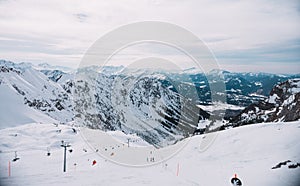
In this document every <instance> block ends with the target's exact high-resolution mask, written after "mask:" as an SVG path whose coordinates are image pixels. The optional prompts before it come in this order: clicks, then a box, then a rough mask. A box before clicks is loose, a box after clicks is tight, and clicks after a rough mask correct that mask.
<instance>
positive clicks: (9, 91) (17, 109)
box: [0, 86, 55, 129]
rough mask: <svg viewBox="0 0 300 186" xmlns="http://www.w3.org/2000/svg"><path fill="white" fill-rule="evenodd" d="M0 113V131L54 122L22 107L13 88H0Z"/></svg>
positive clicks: (39, 113)
mask: <svg viewBox="0 0 300 186" xmlns="http://www.w3.org/2000/svg"><path fill="white" fill-rule="evenodd" d="M0 112H1V114H0V116H1V119H0V129H3V128H7V127H13V126H17V125H21V124H26V123H32V122H42V123H49V122H55V120H54V119H52V118H50V117H49V116H47V115H45V114H43V113H41V112H39V111H37V110H35V109H33V108H30V107H28V106H26V105H24V101H23V99H21V97H20V96H19V95H17V93H16V92H15V91H14V90H13V87H7V86H0Z"/></svg>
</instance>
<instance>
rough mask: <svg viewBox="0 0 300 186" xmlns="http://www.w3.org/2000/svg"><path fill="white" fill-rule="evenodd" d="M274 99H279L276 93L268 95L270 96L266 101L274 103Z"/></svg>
mask: <svg viewBox="0 0 300 186" xmlns="http://www.w3.org/2000/svg"><path fill="white" fill-rule="evenodd" d="M276 99H279V97H278V96H277V94H273V95H270V97H269V99H268V102H269V103H274V104H275V103H276Z"/></svg>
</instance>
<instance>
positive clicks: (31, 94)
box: [0, 61, 73, 125]
mask: <svg viewBox="0 0 300 186" xmlns="http://www.w3.org/2000/svg"><path fill="white" fill-rule="evenodd" d="M0 88H1V90H2V91H1V94H2V95H3V96H1V97H0V99H1V105H2V107H3V109H1V118H3V117H7V120H6V121H3V120H1V121H0V125H5V124H6V123H7V122H9V119H10V120H13V121H14V122H15V123H23V121H22V119H21V117H17V115H18V114H24V113H25V112H24V111H21V110H19V109H20V108H25V107H24V105H25V106H27V107H28V108H30V110H32V109H35V110H36V112H38V113H40V114H39V115H43V114H44V115H45V116H49V117H50V118H52V120H58V121H60V122H68V121H71V120H72V118H73V113H72V109H73V107H72V101H71V96H70V93H68V92H66V91H65V90H64V89H63V88H62V86H60V85H59V84H57V83H55V82H53V81H51V80H50V79H49V78H48V77H47V76H45V75H44V74H43V73H41V72H40V71H38V70H36V69H34V68H33V67H32V66H31V65H29V64H24V63H21V64H15V63H12V62H8V61H0ZM6 95H7V96H6ZM9 97H11V101H8V100H7V99H9ZM2 103H5V104H2ZM20 105H22V106H21V107H20ZM5 107H7V108H12V109H10V110H8V109H5ZM27 110H28V109H27ZM28 112H29V111H28ZM15 114H16V115H15ZM2 115H3V116H2ZM29 115H30V114H29ZM24 117H25V118H26V117H27V116H24ZM28 117H30V116H28ZM18 120H20V121H18ZM9 123H10V122H9ZM11 123H13V122H11Z"/></svg>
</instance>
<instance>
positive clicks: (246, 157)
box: [0, 121, 300, 186]
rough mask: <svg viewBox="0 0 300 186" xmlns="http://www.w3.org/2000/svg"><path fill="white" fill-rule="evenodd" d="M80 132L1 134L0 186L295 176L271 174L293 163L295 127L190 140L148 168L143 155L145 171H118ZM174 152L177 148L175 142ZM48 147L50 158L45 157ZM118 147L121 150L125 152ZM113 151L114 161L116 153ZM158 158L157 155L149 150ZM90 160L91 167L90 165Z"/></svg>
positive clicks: (289, 184) (251, 183)
mask: <svg viewBox="0 0 300 186" xmlns="http://www.w3.org/2000/svg"><path fill="white" fill-rule="evenodd" d="M77 130H78V129H77ZM59 131H61V132H59ZM81 132H82V131H80V130H78V132H76V133H74V132H73V130H72V127H71V126H68V125H53V124H50V123H49V124H37V123H32V124H26V125H22V126H18V127H14V128H6V129H2V130H0V151H1V152H0V159H1V164H0V183H1V185H33V186H34V185H55V186H56V185H112V186H114V185H118V186H119V185H131V186H134V185H137V186H140V185H158V186H160V185H176V186H177V185H182V186H189V185H193V186H194V185H195V186H196V185H198V186H210V185H218V186H229V185H230V179H231V178H232V177H233V175H234V174H235V173H236V174H237V175H238V177H239V178H240V179H241V181H242V182H243V185H247V186H257V185H272V186H282V185H285V186H294V185H297V182H296V181H297V180H296V179H297V178H298V176H299V173H300V170H299V168H296V169H288V167H287V166H283V167H281V168H279V169H272V167H274V166H275V165H277V164H278V163H279V162H282V161H286V160H291V161H292V162H294V163H295V162H299V161H300V157H299V149H300V142H299V135H300V122H299V121H298V122H288V123H266V124H256V125H249V126H244V127H239V128H233V129H229V130H225V131H220V132H217V133H211V134H204V135H200V136H194V137H191V138H189V139H187V140H188V141H187V143H186V145H185V146H184V147H183V148H182V150H180V151H179V152H178V153H177V154H175V155H173V156H172V157H170V158H169V159H164V160H163V161H160V162H159V163H158V162H154V163H149V162H147V161H146V157H143V159H144V161H145V166H140V167H134V166H124V165H120V164H118V163H113V162H111V161H109V160H106V159H105V158H103V157H102V156H99V154H97V153H96V152H95V149H92V148H90V146H89V145H87V144H86V143H85V141H84V139H83V138H82V137H81ZM99 132H100V131H99ZM96 133H97V132H96ZM108 135H110V134H108ZM112 135H115V137H117V138H119V137H120V136H121V138H122V136H124V135H123V134H121V133H115V134H112ZM61 140H65V141H67V142H70V144H71V147H70V148H69V149H72V150H73V152H72V153H70V152H67V172H66V173H63V172H62V166H63V165H62V158H63V148H61V147H60V143H61ZM99 140H100V139H99ZM133 143H134V142H133ZM104 144H105V143H104ZM205 144H210V145H208V146H207V145H205ZM173 147H174V148H178V147H177V144H176V145H174V146H173ZM47 148H50V152H51V155H50V156H47V155H46V153H47ZM122 148H123V151H124V152H126V151H128V150H130V149H131V148H128V147H122ZM141 148H144V147H141ZM161 150H162V151H163V150H164V149H161ZM15 151H17V156H18V157H19V158H20V160H18V161H16V162H11V176H10V177H8V162H9V161H11V160H12V159H13V158H14V154H15ZM108 151H109V152H110V153H111V152H113V150H112V149H108ZM114 152H115V153H116V156H117V153H118V152H116V151H114ZM120 152H121V151H120ZM159 153H160V149H156V150H155V152H154V154H159ZM140 156H141V155H140V154H139V155H136V156H134V157H133V158H140ZM93 160H96V161H97V164H96V165H94V166H92V161H93ZM75 164H76V165H75ZM150 165H151V166H150ZM177 173H178V174H177Z"/></svg>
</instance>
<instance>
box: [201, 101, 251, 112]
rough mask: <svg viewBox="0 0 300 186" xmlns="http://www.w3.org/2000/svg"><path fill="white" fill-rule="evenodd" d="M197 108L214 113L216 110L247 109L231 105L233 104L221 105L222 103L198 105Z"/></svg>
mask: <svg viewBox="0 0 300 186" xmlns="http://www.w3.org/2000/svg"><path fill="white" fill-rule="evenodd" d="M197 106H198V107H200V108H201V109H203V110H205V111H208V112H213V111H216V110H226V109H231V110H243V109H244V108H245V107H241V106H238V105H231V104H227V103H220V102H217V103H214V104H211V105H197Z"/></svg>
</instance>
